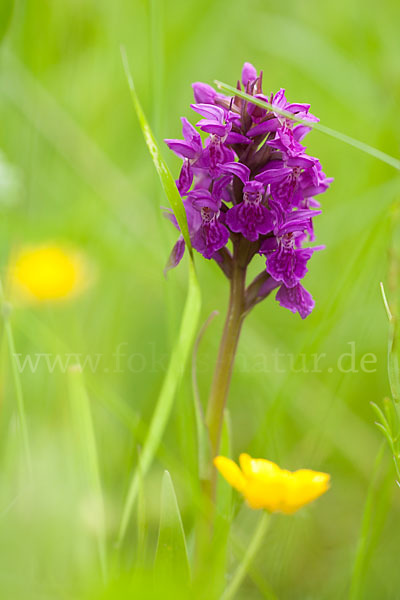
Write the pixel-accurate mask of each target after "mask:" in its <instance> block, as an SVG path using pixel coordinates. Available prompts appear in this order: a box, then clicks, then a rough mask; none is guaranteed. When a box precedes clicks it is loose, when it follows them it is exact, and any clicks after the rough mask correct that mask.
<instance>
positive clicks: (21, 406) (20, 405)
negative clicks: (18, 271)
mask: <svg viewBox="0 0 400 600" xmlns="http://www.w3.org/2000/svg"><path fill="white" fill-rule="evenodd" d="M0 306H1V310H2V313H3V319H4V331H5V334H6V339H7V346H8V352H9V356H10V364H11V371H12V374H13V379H14V387H15V396H16V399H17V409H18V417H19V424H20V429H21V438H22V444H23V448H24V454H25V460H26V466H27V470H28V474H29V476H30V477H31V476H32V459H31V451H30V445H29V436H28V427H27V425H26V416H25V403H24V396H23V392H22V385H21V378H20V372H19V370H18V365H17V360H16V352H15V343H14V334H13V330H12V327H11V323H10V311H11V306H10V305H9V304H7V303H6V301H5V298H4V291H3V284H2V282H1V280H0Z"/></svg>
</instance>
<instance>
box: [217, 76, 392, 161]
mask: <svg viewBox="0 0 400 600" xmlns="http://www.w3.org/2000/svg"><path fill="white" fill-rule="evenodd" d="M214 83H215V85H216V86H217V87H218V88H219V89H220V90H222V91H224V92H230V93H231V94H233V95H234V96H238V97H239V98H242V100H247V102H251V104H255V105H256V106H259V107H260V108H265V109H269V110H273V111H274V112H275V113H277V114H278V115H281V116H283V117H286V118H287V119H290V120H291V121H295V122H296V123H301V124H302V125H307V127H311V128H312V129H315V130H316V131H320V132H321V133H325V134H326V135H329V136H330V137H332V138H335V139H337V140H339V141H341V142H343V143H344V144H347V145H349V146H352V147H353V148H357V150H361V152H365V153H366V154H369V155H370V156H373V157H374V158H377V159H378V160H380V161H382V162H384V163H386V164H388V165H390V166H391V167H394V168H395V169H397V170H398V171H400V160H398V159H397V158H394V157H393V156H390V155H389V154H386V152H382V151H381V150H378V149H377V148H374V147H373V146H370V145H369V144H365V143H364V142H361V141H360V140H357V139H355V138H352V137H350V136H349V135H347V134H346V133H341V132H340V131H336V130H335V129H331V128H330V127H327V126H326V125H323V124H322V123H314V122H311V121H308V120H307V119H299V117H296V115H293V114H292V113H290V112H289V111H287V110H283V109H281V108H278V107H276V106H274V105H273V104H271V103H270V102H266V101H264V100H260V99H258V98H254V96H250V94H246V92H242V91H241V90H237V89H236V88H234V87H233V86H231V85H228V84H227V83H222V82H221V81H218V80H215V81H214Z"/></svg>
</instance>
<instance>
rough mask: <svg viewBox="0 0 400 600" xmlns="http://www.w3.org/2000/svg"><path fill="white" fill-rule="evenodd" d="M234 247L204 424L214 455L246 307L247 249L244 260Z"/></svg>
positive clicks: (218, 440)
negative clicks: (225, 306) (227, 303)
mask: <svg viewBox="0 0 400 600" xmlns="http://www.w3.org/2000/svg"><path fill="white" fill-rule="evenodd" d="M236 250H237V252H236V256H234V261H233V269H232V278H231V290H230V298H229V307H228V313H227V316H226V321H225V326H224V331H223V334H222V339H221V344H220V347H219V352H218V358H217V364H216V367H215V371H214V377H213V382H212V385H211V392H210V397H209V400H208V406H207V414H206V424H207V427H208V431H209V436H210V442H211V448H212V452H213V455H214V456H216V455H217V454H218V451H219V447H220V442H221V431H222V423H223V418H224V409H225V405H226V400H227V397H228V392H229V384H230V382H231V377H232V370H233V363H234V360H235V355H236V349H237V345H238V341H239V336H240V331H241V328H242V323H243V317H244V308H245V280H246V266H247V260H246V259H247V253H245V257H244V258H245V260H243V258H242V257H241V255H240V253H239V248H238V247H237V248H236Z"/></svg>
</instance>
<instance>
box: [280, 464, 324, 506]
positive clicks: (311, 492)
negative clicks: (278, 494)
mask: <svg viewBox="0 0 400 600" xmlns="http://www.w3.org/2000/svg"><path fill="white" fill-rule="evenodd" d="M329 485H330V476H329V475H328V473H320V472H319V471H311V470H310V469H300V470H299V471H295V472H294V473H292V477H291V479H290V484H289V486H288V490H287V495H286V500H285V505H284V507H283V509H282V512H285V513H286V514H292V513H294V512H296V511H297V510H298V509H299V508H301V507H302V506H304V505H305V504H308V503H309V502H312V501H313V500H315V499H316V498H319V496H322V494H324V493H325V492H326V491H327V490H328V489H329Z"/></svg>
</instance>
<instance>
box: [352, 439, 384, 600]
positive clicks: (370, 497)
mask: <svg viewBox="0 0 400 600" xmlns="http://www.w3.org/2000/svg"><path fill="white" fill-rule="evenodd" d="M384 454H385V444H384V443H383V444H382V445H381V447H380V449H379V452H378V454H377V457H376V459H375V463H374V467H373V470H372V476H371V480H370V484H369V487H368V493H367V499H366V501H365V506H364V512H363V516H362V521H361V531H360V535H359V538H358V545H357V551H356V557H355V560H354V566H353V574H352V578H351V584H350V592H349V600H357V599H358V598H362V597H363V596H362V591H363V583H364V577H365V572H366V562H367V556H368V554H369V546H370V540H371V536H372V528H373V521H374V509H375V503H376V498H375V494H376V488H377V480H378V475H379V470H380V468H381V464H382V460H383V457H384Z"/></svg>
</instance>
